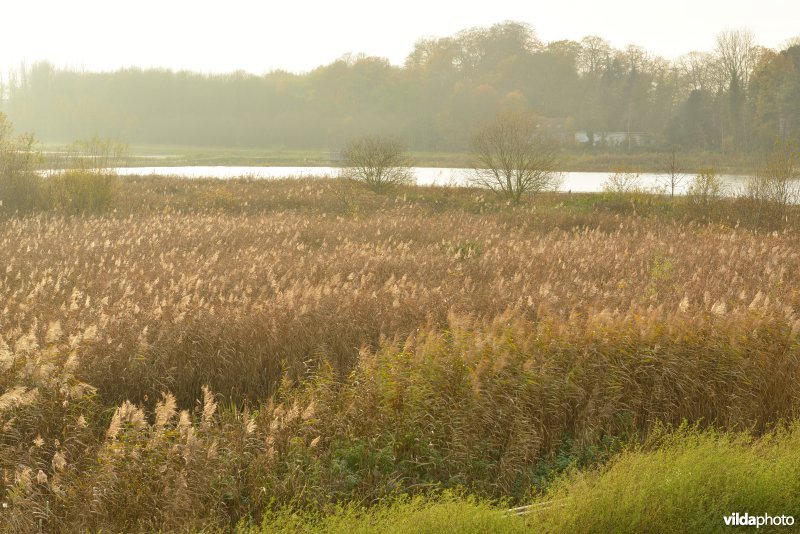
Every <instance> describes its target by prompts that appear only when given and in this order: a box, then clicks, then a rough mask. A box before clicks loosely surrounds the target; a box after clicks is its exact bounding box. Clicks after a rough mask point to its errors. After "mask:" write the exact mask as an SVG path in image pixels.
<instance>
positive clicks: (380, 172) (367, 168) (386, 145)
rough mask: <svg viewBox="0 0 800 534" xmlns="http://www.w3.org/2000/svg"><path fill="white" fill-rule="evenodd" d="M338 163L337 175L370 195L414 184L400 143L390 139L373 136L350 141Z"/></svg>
mask: <svg viewBox="0 0 800 534" xmlns="http://www.w3.org/2000/svg"><path fill="white" fill-rule="evenodd" d="M342 159H343V166H342V169H341V172H340V173H339V175H340V176H341V177H342V178H347V179H350V180H354V181H356V182H358V183H361V184H363V185H365V186H366V187H368V188H370V189H372V190H373V191H382V190H385V189H387V188H390V187H393V186H397V185H401V184H408V183H412V182H413V181H414V175H413V173H412V172H411V169H410V167H411V161H410V159H409V157H408V155H407V153H406V150H405V147H404V146H403V143H402V142H401V141H399V140H397V139H394V138H391V137H381V136H374V135H373V136H365V137H359V138H357V139H352V140H351V141H349V142H348V143H347V145H346V146H345V147H344V149H343V150H342Z"/></svg>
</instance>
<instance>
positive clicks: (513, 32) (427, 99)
mask: <svg viewBox="0 0 800 534" xmlns="http://www.w3.org/2000/svg"><path fill="white" fill-rule="evenodd" d="M509 109H510V110H520V111H533V112H534V113H536V114H537V116H538V117H539V118H540V119H539V120H540V125H541V128H542V129H543V131H545V132H546V133H548V134H550V135H553V136H555V137H558V138H560V139H561V140H562V141H563V142H564V144H565V145H567V146H573V147H576V149H577V148H579V147H583V148H586V149H591V148H593V147H592V146H591V143H585V142H584V143H581V140H587V139H593V140H594V147H601V148H604V149H605V148H608V145H618V146H619V147H620V148H621V150H630V149H633V148H636V147H637V146H641V145H646V146H650V147H653V148H654V149H663V148H666V147H670V146H673V145H675V146H678V147H682V148H683V149H687V150H688V149H691V150H704V151H711V152H719V153H723V154H733V153H743V152H750V153H756V152H759V151H761V150H763V149H765V148H766V147H769V146H771V145H772V144H773V143H774V142H775V140H776V139H783V140H786V139H787V138H797V136H798V132H800V40H798V39H795V40H793V41H790V42H788V43H787V44H786V47H785V49H784V50H780V51H778V50H772V49H767V48H764V47H761V46H758V45H757V43H756V42H755V39H754V36H753V35H752V34H751V33H750V32H748V31H746V30H731V31H727V32H723V33H721V34H719V35H718V36H717V40H716V48H715V49H714V50H713V51H709V52H689V53H687V54H685V55H683V56H681V57H679V58H676V59H675V60H672V61H670V60H666V59H664V58H662V57H658V56H656V55H653V54H651V53H649V52H648V51H647V50H645V49H643V48H641V47H638V46H635V45H630V46H628V47H625V48H623V49H615V48H613V47H612V46H610V44H609V42H608V41H606V40H604V39H602V38H600V37H597V36H587V37H585V38H583V39H581V40H580V41H569V40H562V41H553V42H549V43H544V42H542V41H541V40H540V39H539V38H538V37H537V35H536V32H535V30H534V29H533V28H532V27H531V26H530V25H527V24H523V23H518V22H505V23H501V24H496V25H494V26H491V27H486V28H472V29H468V30H464V31H461V32H459V33H457V34H455V35H453V36H451V37H443V38H430V39H421V40H419V41H418V42H417V43H416V44H415V45H414V47H413V50H411V52H410V53H409V54H408V57H407V58H406V61H405V64H404V65H402V66H395V65H392V64H390V63H389V61H388V60H386V59H384V58H379V57H368V56H363V55H346V56H343V57H342V58H340V59H339V60H337V61H335V62H333V63H331V64H329V65H325V66H320V67H318V68H316V69H314V70H312V71H310V72H307V73H298V74H296V73H289V72H285V71H273V72H269V73H267V74H264V75H262V76H258V75H254V74H250V73H246V72H235V73H231V74H224V75H218V74H213V75H212V74H201V73H194V72H174V71H170V70H163V69H150V70H143V69H139V68H127V69H122V70H118V71H116V72H80V71H75V70H65V69H60V68H56V67H55V66H54V65H52V64H49V63H46V62H41V63H36V64H33V65H30V66H26V67H22V68H20V69H19V70H18V71H16V72H14V73H11V74H10V75H9V76H8V77H7V78H6V80H5V81H4V82H3V85H2V86H1V87H0V111H2V112H5V113H6V114H7V115H8V116H9V118H10V119H11V120H12V121H13V122H14V124H15V125H16V127H17V130H18V131H30V132H35V134H36V136H37V138H39V139H41V140H43V141H49V142H65V141H72V140H74V139H78V138H86V137H89V136H92V135H100V136H105V137H113V138H116V139H121V140H124V141H126V142H129V143H141V144H165V145H166V144H169V145H193V146H216V147H221V146H224V147H287V148H299V149H304V148H313V149H320V148H326V149H327V148H330V149H333V150H337V149H339V148H340V147H341V145H342V144H343V143H344V141H345V140H346V139H348V138H351V137H353V136H357V135H363V134H391V135H394V136H397V137H399V138H401V139H402V140H403V141H405V143H406V144H407V145H408V146H409V148H411V149H412V150H418V151H455V152H458V151H463V150H465V149H467V148H468V146H469V141H470V138H471V135H472V133H473V131H474V129H475V127H476V125H477V124H479V123H480V122H482V121H484V120H486V119H488V118H490V117H492V116H494V115H495V114H496V113H497V112H499V111H501V110H509Z"/></svg>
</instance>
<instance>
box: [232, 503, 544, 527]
mask: <svg viewBox="0 0 800 534" xmlns="http://www.w3.org/2000/svg"><path fill="white" fill-rule="evenodd" d="M502 510H503V509H502V508H501V507H499V506H497V505H494V504H492V503H489V502H487V501H479V500H477V499H474V498H464V497H460V496H456V495H454V494H452V493H446V494H445V495H443V496H440V497H434V498H424V497H415V498H413V499H408V498H400V499H398V500H396V501H395V502H393V503H389V504H381V505H378V506H375V507H372V508H369V509H364V508H360V507H356V506H352V505H350V506H340V507H337V508H336V509H334V510H333V511H332V512H331V513H328V514H308V513H306V514H302V513H300V514H296V513H293V512H292V511H289V510H286V511H282V512H278V513H275V514H272V515H269V516H267V517H266V518H265V519H264V522H263V523H262V524H261V527H260V529H256V528H253V529H250V530H248V529H246V528H243V527H240V530H241V531H242V532H250V533H251V534H254V533H255V532H262V533H265V534H266V533H268V532H269V533H275V534H279V533H290V532H291V533H295V532H325V533H330V534H361V533H363V534H371V533H374V532H392V533H396V534H406V533H407V534H416V533H419V532H424V533H432V534H433V533H443V534H444V533H456V532H458V533H464V534H468V533H472V532H474V533H476V534H477V533H489V532H491V533H498V534H499V533H516V532H520V533H523V532H525V533H527V532H531V526H530V525H529V524H528V522H527V521H526V520H525V518H524V517H520V516H506V515H505V514H503V511H502Z"/></svg>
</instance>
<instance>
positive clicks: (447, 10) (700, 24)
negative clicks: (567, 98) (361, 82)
mask: <svg viewBox="0 0 800 534" xmlns="http://www.w3.org/2000/svg"><path fill="white" fill-rule="evenodd" d="M8 4H10V5H6V6H4V8H3V20H4V21H5V22H6V24H4V25H3V26H4V27H3V31H2V32H0V69H2V70H1V71H0V72H3V73H6V72H7V71H8V69H10V68H16V67H19V66H20V65H21V64H22V63H23V62H25V63H26V64H31V63H33V62H36V61H41V60H47V61H50V62H52V63H54V64H55V65H56V66H57V67H70V68H78V69H85V70H88V71H96V70H116V69H119V68H122V67H130V66H138V67H143V68H148V67H163V68H171V69H187V70H194V71H200V72H229V71H236V70H245V71H249V72H252V73H256V74H260V73H264V72H267V71H271V70H276V69H283V70H289V71H295V72H303V71H308V70H311V69H313V68H315V67H317V66H320V65H324V64H328V63H330V62H332V61H333V60H335V59H336V58H338V57H340V56H342V55H344V54H346V53H365V54H368V55H376V56H381V57H386V58H388V59H389V61H391V62H392V63H394V64H402V62H403V60H404V59H405V57H406V55H407V54H408V53H409V51H410V50H411V49H412V46H413V44H414V42H415V41H417V40H418V39H420V38H421V37H428V36H435V37H443V36H448V35H452V34H454V33H456V32H458V31H460V30H463V29H466V28H470V27H474V26H488V25H491V24H493V23H497V22H501V21H505V20H514V21H519V22H525V23H528V24H530V25H531V26H532V27H533V28H534V29H535V30H536V31H537V33H538V35H539V37H540V38H541V39H542V40H543V41H545V42H547V41H553V40H560V39H574V40H580V39H581V38H582V37H584V36H586V35H590V34H595V35H599V36H601V37H603V38H605V39H607V40H608V41H609V42H610V43H611V44H612V45H613V46H615V47H624V46H625V45H627V44H637V45H640V46H642V47H644V48H645V49H647V50H648V51H650V52H653V53H656V54H660V55H662V56H664V57H666V58H673V57H675V56H677V55H680V54H682V53H685V52H689V51H691V50H711V49H712V48H713V46H714V36H715V35H716V34H717V33H718V32H720V31H722V30H724V29H728V28H740V27H746V28H749V29H750V30H752V31H753V32H754V33H755V35H756V38H757V41H758V42H759V44H762V45H764V46H767V47H773V48H774V47H779V46H780V45H781V44H782V43H784V42H785V41H786V40H787V39H789V38H791V37H793V36H796V35H797V34H798V33H800V27H798V25H797V21H798V20H800V3H797V2H794V1H790V0H764V1H761V2H752V1H744V0H734V1H715V2H698V1H689V0H677V1H674V2H663V3H655V2H642V1H633V0H607V1H605V2H586V1H577V0H565V1H562V2H558V3H556V2H527V3H522V2H519V1H509V0H498V1H495V2H490V3H474V4H471V5H470V4H467V5H464V4H463V3H461V2H447V3H444V2H428V1H421V0H410V1H408V2H405V3H404V4H394V5H392V4H386V3H377V2H366V1H361V0H344V1H341V2H336V3H330V2H294V3H288V2H280V3H279V2H258V1H254V0H231V1H228V2H225V3H221V2H209V1H205V0H201V1H187V0H174V1H170V2H164V1H154V0H141V1H138V2H130V1H126V2H108V1H99V0H77V1H75V2H69V3H67V2H62V1H41V0H39V1H36V0H34V1H27V2H13V3H12V2H9V3H8Z"/></svg>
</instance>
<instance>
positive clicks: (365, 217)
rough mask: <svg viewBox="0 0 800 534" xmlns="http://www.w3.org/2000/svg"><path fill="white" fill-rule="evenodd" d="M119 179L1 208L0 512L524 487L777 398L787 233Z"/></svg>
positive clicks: (83, 523) (757, 423) (551, 207)
mask: <svg viewBox="0 0 800 534" xmlns="http://www.w3.org/2000/svg"><path fill="white" fill-rule="evenodd" d="M131 184H132V185H131ZM121 187H130V188H132V189H129V191H134V192H135V193H136V194H135V195H130V196H129V197H127V198H128V199H129V200H130V202H129V203H128V205H127V207H126V208H125V209H119V211H118V212H117V213H114V214H108V215H103V216H98V215H87V214H83V215H80V216H63V215H52V214H48V215H43V214H39V215H32V216H26V217H9V218H5V219H3V220H2V221H1V222H0V251H2V252H0V253H1V254H2V256H1V257H2V263H1V264H0V312H2V313H0V428H2V433H1V434H0V466H2V469H3V473H4V477H5V478H4V490H3V497H2V500H3V502H5V503H6V504H7V508H4V509H3V512H2V515H0V525H2V527H0V528H2V529H5V530H10V531H31V530H33V531H36V530H38V529H39V528H40V525H41V528H42V529H43V530H47V531H53V532H72V531H86V530H88V531H100V530H105V531H126V532H129V531H158V530H163V531H180V530H222V531H224V530H228V529H232V528H234V527H235V526H236V525H237V524H240V525H243V528H244V527H246V526H248V525H250V526H254V527H257V526H258V525H260V524H261V521H262V519H263V518H264V514H265V513H266V512H267V511H274V510H281V509H286V507H293V508H295V509H302V510H312V511H316V512H319V513H323V514H324V513H327V512H329V511H332V510H334V509H336V507H337V506H339V505H340V504H341V505H343V506H346V503H356V504H357V505H359V506H360V505H370V504H374V503H376V502H379V501H381V500H382V499H385V498H387V497H389V496H394V495H397V494H398V493H403V494H411V495H414V494H428V493H431V492H433V493H436V492H439V491H440V490H441V489H443V488H461V489H462V490H466V491H468V492H469V493H471V494H473V495H477V496H480V497H481V498H490V499H497V498H501V499H507V500H508V501H509V502H516V503H525V502H528V501H529V500H530V499H531V498H534V497H535V496H537V495H540V494H541V493H542V492H544V491H546V489H547V488H548V487H549V486H550V484H552V482H553V480H554V479H555V478H556V477H557V476H558V475H559V473H562V472H564V471H565V470H568V469H570V468H571V467H575V466H580V467H588V466H592V465H595V464H598V463H603V462H606V461H607V460H608V459H609V458H611V457H613V455H614V454H615V453H617V452H618V451H620V450H622V449H625V448H626V447H628V445H629V444H630V443H640V442H643V441H646V440H647V439H648V438H649V437H651V436H652V435H653V432H654V431H656V432H657V431H658V429H659V428H661V426H662V425H664V424H672V425H678V424H680V423H681V422H682V421H688V422H690V423H692V424H697V425H698V426H699V427H702V428H714V429H722V430H748V431H751V432H753V433H755V434H763V433H768V432H770V431H772V430H773V429H775V428H777V427H780V426H781V425H782V424H783V422H785V421H791V420H794V419H796V417H797V410H798V408H800V389H798V388H799V387H800V386H798V384H800V380H799V379H800V376H798V374H799V373H800V350H799V346H798V335H800V319H799V318H798V310H800V280H799V279H798V276H800V274H798V273H800V265H799V264H800V253H798V250H800V249H799V248H798V235H797V233H796V231H795V230H794V229H793V228H791V227H790V228H787V229H785V230H783V231H780V232H777V231H775V232H769V233H764V232H760V231H752V230H749V229H745V228H744V227H739V228H736V227H720V226H719V225H713V226H712V225H698V224H696V223H682V222H680V221H679V220H677V219H673V220H670V221H669V222H665V221H666V219H664V218H660V217H648V216H647V215H646V214H642V213H637V214H635V215H634V214H632V213H630V212H614V211H609V210H606V209H604V207H603V206H602V205H600V206H595V207H591V206H586V205H579V204H578V202H582V201H583V200H582V198H575V199H571V200H570V199H567V201H564V200H563V198H564V197H560V199H559V200H557V201H552V202H551V201H550V200H548V198H544V199H542V201H541V203H540V204H537V205H536V206H523V207H519V208H516V207H515V208H508V207H505V206H503V205H502V204H492V202H491V201H490V200H488V201H487V200H485V199H483V198H481V196H480V195H479V194H476V192H475V191H470V190H445V189H442V190H440V189H423V188H408V189H405V190H399V191H398V192H396V193H395V194H392V195H386V196H379V195H374V194H372V193H367V192H361V193H358V194H354V195H353V196H350V195H348V194H345V192H347V191H349V190H344V192H343V190H342V189H339V187H341V185H340V184H338V183H335V182H332V181H313V180H306V181H299V182H278V183H254V182H249V181H241V182H233V183H230V184H222V183H220V182H213V181H207V182H205V181H200V182H177V181H172V180H157V179H140V180H139V181H136V180H134V181H133V182H131V183H125V184H123V185H121ZM345 187H346V186H345ZM213 188H222V189H223V190H225V191H227V192H230V194H231V196H232V198H233V199H235V201H234V202H233V203H231V204H226V205H217V204H214V205H206V204H204V202H205V201H204V198H206V197H205V195H206V193H208V191H209V190H213ZM162 193H163V194H162ZM150 198H153V199H160V200H158V201H157V202H161V204H158V203H156V204H155V205H154V206H150V207H145V204H146V200H147V199H150ZM553 198H557V199H558V198H559V197H553ZM215 202H216V200H215ZM244 202H248V203H250V205H249V206H244V205H243V203H244ZM561 202H565V205H559V204H560V203H561ZM566 202H573V205H572V206H570V205H566ZM151 210H152V211H151ZM415 513H416V512H415ZM421 513H422V512H421ZM425 513H427V512H425ZM482 513H483V512H480V513H479V514H478V515H480V514H482ZM423 515H424V514H423ZM267 517H269V514H267Z"/></svg>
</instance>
